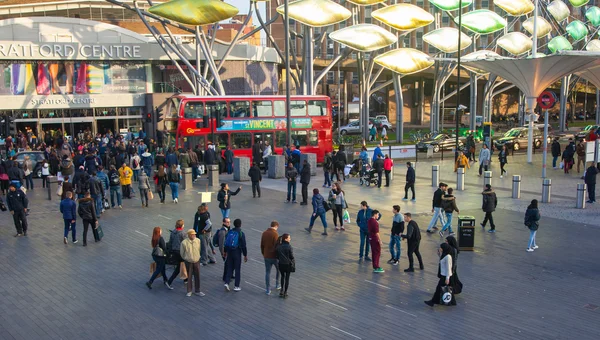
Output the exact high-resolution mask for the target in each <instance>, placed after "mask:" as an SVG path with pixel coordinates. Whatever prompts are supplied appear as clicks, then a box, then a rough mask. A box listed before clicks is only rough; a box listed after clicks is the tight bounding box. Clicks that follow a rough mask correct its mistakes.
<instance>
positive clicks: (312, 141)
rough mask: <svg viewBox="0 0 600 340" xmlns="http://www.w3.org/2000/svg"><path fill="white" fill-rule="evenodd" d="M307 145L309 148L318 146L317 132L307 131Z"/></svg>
mask: <svg viewBox="0 0 600 340" xmlns="http://www.w3.org/2000/svg"><path fill="white" fill-rule="evenodd" d="M308 145H310V146H317V145H319V139H318V137H317V130H310V131H308Z"/></svg>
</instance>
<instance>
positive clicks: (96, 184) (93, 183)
mask: <svg viewBox="0 0 600 340" xmlns="http://www.w3.org/2000/svg"><path fill="white" fill-rule="evenodd" d="M90 194H91V195H92V199H93V200H94V202H95V203H96V213H97V214H98V217H100V215H101V214H102V210H103V209H102V203H103V202H102V200H103V199H104V187H103V186H102V183H101V182H100V180H99V179H98V177H97V173H96V171H94V172H92V176H91V177H90Z"/></svg>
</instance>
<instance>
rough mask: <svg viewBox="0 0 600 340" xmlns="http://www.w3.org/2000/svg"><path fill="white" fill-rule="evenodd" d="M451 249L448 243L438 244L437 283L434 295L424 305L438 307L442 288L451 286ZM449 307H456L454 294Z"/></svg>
mask: <svg viewBox="0 0 600 340" xmlns="http://www.w3.org/2000/svg"><path fill="white" fill-rule="evenodd" d="M452 252H453V250H452V247H451V246H450V245H449V244H448V243H442V244H440V248H439V249H438V254H439V255H440V262H439V264H438V278H439V279H440V280H439V281H438V284H437V287H436V288H435V293H434V294H433V297H432V298H431V300H429V301H425V304H426V305H428V306H431V307H433V305H439V304H440V299H441V297H442V288H444V287H445V286H451V282H450V278H451V277H452V268H453V267H452V255H451V254H452ZM449 304H450V305H456V300H455V299H454V294H452V300H451V301H450V303H449Z"/></svg>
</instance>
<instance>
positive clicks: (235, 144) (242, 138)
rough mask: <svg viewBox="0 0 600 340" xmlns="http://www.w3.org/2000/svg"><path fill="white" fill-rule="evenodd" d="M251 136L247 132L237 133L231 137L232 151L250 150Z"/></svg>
mask: <svg viewBox="0 0 600 340" xmlns="http://www.w3.org/2000/svg"><path fill="white" fill-rule="evenodd" d="M251 141H252V136H251V134H250V133H249V132H238V133H234V134H232V135H231V144H232V146H231V147H232V149H250V143H251Z"/></svg>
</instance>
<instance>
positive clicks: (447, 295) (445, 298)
mask: <svg viewBox="0 0 600 340" xmlns="http://www.w3.org/2000/svg"><path fill="white" fill-rule="evenodd" d="M451 302H452V287H450V286H444V287H442V294H440V305H444V306H449V305H450V303H451Z"/></svg>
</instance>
